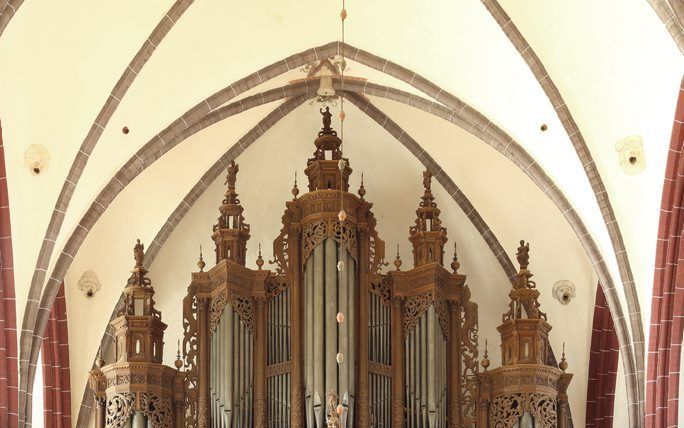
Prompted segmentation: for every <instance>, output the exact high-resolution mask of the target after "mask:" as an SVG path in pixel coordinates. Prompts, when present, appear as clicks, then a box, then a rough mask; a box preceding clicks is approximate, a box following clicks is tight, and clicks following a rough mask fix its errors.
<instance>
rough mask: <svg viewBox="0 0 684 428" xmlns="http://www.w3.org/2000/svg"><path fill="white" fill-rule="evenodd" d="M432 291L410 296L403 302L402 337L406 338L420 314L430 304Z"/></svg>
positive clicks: (421, 314)
mask: <svg viewBox="0 0 684 428" xmlns="http://www.w3.org/2000/svg"><path fill="white" fill-rule="evenodd" d="M432 300H433V299H432V291H429V292H427V293H423V294H419V295H417V296H413V297H410V298H408V299H407V300H406V302H405V303H404V338H406V337H407V336H408V335H409V333H410V332H411V331H413V329H414V328H415V326H416V323H417V322H418V320H419V319H420V317H421V316H423V314H424V313H425V311H427V310H428V308H429V307H430V305H431V304H432Z"/></svg>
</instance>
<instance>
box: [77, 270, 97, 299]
mask: <svg viewBox="0 0 684 428" xmlns="http://www.w3.org/2000/svg"><path fill="white" fill-rule="evenodd" d="M100 287H101V284H100V280H99V279H97V275H95V272H93V271H92V270H87V271H85V272H83V275H81V279H79V280H78V289H79V290H81V291H82V292H83V294H85V295H86V297H93V296H94V295H95V293H97V292H98V291H100Z"/></svg>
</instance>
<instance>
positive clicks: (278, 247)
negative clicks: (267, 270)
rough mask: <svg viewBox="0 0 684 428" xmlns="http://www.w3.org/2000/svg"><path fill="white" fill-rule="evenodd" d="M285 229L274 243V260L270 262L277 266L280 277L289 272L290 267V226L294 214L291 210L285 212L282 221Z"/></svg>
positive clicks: (281, 230)
mask: <svg viewBox="0 0 684 428" xmlns="http://www.w3.org/2000/svg"><path fill="white" fill-rule="evenodd" d="M281 221H282V223H283V227H282V228H281V229H280V234H279V235H278V237H277V238H276V239H275V240H274V241H273V260H269V263H270V264H275V265H276V268H275V271H276V273H277V274H278V275H283V274H284V273H285V272H288V271H289V267H290V256H289V247H290V234H289V233H290V225H291V224H292V213H291V212H290V210H289V209H286V210H285V213H284V214H283V217H282V219H281Z"/></svg>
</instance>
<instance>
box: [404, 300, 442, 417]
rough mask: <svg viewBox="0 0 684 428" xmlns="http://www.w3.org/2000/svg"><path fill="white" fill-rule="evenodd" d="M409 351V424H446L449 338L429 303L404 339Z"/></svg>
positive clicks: (407, 402) (407, 356)
mask: <svg viewBox="0 0 684 428" xmlns="http://www.w3.org/2000/svg"><path fill="white" fill-rule="evenodd" d="M404 354H405V355H406V370H405V371H406V407H407V417H406V426H407V427H408V428H424V427H443V426H446V424H447V382H446V381H447V379H446V376H445V374H446V370H447V342H446V339H445V336H444V332H443V331H442V327H441V325H440V323H439V317H438V315H437V312H436V311H435V308H434V306H432V305H430V306H429V307H428V309H427V310H426V311H425V313H424V314H423V315H422V316H421V317H420V318H419V319H418V322H417V323H416V325H415V327H414V328H413V330H412V331H411V332H409V334H408V335H407V337H406V339H405V340H404Z"/></svg>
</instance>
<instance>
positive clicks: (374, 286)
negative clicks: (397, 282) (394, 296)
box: [370, 275, 392, 306]
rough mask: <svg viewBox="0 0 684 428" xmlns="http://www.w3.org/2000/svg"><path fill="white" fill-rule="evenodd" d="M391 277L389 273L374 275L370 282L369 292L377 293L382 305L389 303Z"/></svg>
mask: <svg viewBox="0 0 684 428" xmlns="http://www.w3.org/2000/svg"><path fill="white" fill-rule="evenodd" d="M391 289H392V277H391V276H389V275H374V276H373V278H372V279H371V283H370V292H371V293H374V294H376V295H378V297H380V301H381V302H382V304H383V305H385V306H389V305H390V293H391Z"/></svg>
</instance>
